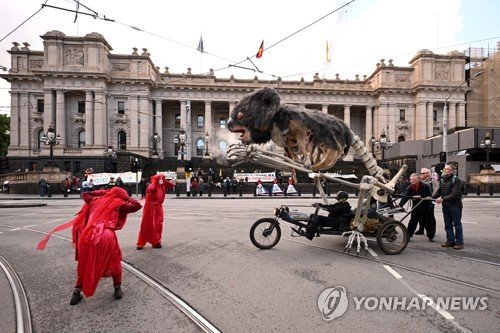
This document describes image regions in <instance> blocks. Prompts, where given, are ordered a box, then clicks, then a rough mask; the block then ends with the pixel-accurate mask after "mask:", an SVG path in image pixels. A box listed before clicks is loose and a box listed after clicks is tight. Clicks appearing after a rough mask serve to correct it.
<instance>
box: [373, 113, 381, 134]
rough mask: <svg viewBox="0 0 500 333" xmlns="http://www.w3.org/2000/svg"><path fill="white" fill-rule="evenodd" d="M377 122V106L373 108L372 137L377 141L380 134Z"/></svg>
mask: <svg viewBox="0 0 500 333" xmlns="http://www.w3.org/2000/svg"><path fill="white" fill-rule="evenodd" d="M378 120H379V107H378V105H377V106H375V107H374V110H373V136H374V137H375V139H378V136H379V133H380V131H379V125H378Z"/></svg>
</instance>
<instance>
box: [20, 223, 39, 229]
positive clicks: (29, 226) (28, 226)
mask: <svg viewBox="0 0 500 333" xmlns="http://www.w3.org/2000/svg"><path fill="white" fill-rule="evenodd" d="M34 226H36V224H32V225H27V226H24V227H23V229H24V228H31V227H34Z"/></svg>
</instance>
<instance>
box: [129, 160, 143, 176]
mask: <svg viewBox="0 0 500 333" xmlns="http://www.w3.org/2000/svg"><path fill="white" fill-rule="evenodd" d="M130 171H132V172H133V173H136V172H138V171H141V164H140V163H139V160H137V159H134V160H131V161H130Z"/></svg>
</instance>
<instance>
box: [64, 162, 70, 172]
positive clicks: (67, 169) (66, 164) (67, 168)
mask: <svg viewBox="0 0 500 333" xmlns="http://www.w3.org/2000/svg"><path fill="white" fill-rule="evenodd" d="M64 171H66V172H71V162H70V161H64Z"/></svg>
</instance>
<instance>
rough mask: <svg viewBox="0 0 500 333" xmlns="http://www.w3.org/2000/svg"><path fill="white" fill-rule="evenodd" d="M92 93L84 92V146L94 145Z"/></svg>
mask: <svg viewBox="0 0 500 333" xmlns="http://www.w3.org/2000/svg"><path fill="white" fill-rule="evenodd" d="M93 95H94V94H93V93H92V91H86V92H85V147H87V148H89V147H92V146H93V145H94V96H93Z"/></svg>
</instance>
